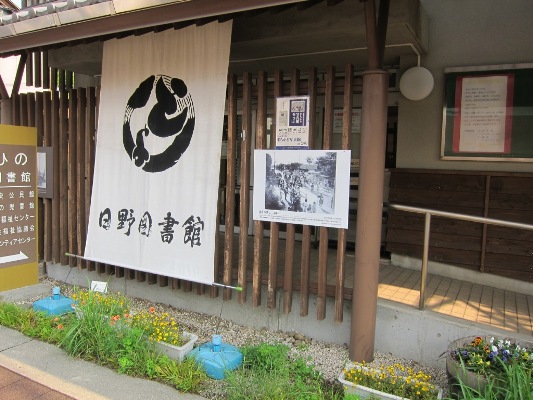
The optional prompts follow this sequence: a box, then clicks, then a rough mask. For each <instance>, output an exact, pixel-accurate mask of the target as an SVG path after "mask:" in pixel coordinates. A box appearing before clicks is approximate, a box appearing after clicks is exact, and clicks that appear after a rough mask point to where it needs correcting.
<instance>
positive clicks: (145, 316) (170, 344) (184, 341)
mask: <svg viewBox="0 0 533 400" xmlns="http://www.w3.org/2000/svg"><path fill="white" fill-rule="evenodd" d="M131 326H133V327H138V328H141V329H143V330H144V332H145V335H146V337H147V338H148V340H150V341H152V342H153V343H154V345H155V347H156V349H157V350H159V351H160V352H162V353H164V354H166V355H168V356H169V357H170V358H172V359H175V360H178V361H183V359H184V358H185V356H186V355H187V354H188V353H190V352H191V350H192V349H193V347H194V343H195V342H196V341H197V340H198V336H196V335H194V334H192V333H189V332H185V331H182V330H181V329H180V328H179V326H178V323H177V322H176V320H175V319H174V318H173V317H172V316H170V315H169V314H168V313H166V312H163V313H160V312H157V311H156V309H155V308H154V307H150V308H149V309H148V311H141V312H140V313H138V314H135V315H133V316H132V318H131Z"/></svg>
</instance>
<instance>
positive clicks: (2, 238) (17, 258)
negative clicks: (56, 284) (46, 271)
mask: <svg viewBox="0 0 533 400" xmlns="http://www.w3.org/2000/svg"><path fill="white" fill-rule="evenodd" d="M37 199H38V196H37V130H36V129H35V128H27V127H18V126H9V125H0V291H3V290H9V289H14V288H18V287H23V286H28V285H32V284H35V283H37V282H38V278H39V274H38V267H37V261H38V260H37V254H38V253H37Z"/></svg>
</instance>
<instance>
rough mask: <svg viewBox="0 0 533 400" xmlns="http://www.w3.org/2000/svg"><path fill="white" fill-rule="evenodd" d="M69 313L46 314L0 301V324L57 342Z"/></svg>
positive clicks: (67, 320) (60, 338) (59, 339)
mask: <svg viewBox="0 0 533 400" xmlns="http://www.w3.org/2000/svg"><path fill="white" fill-rule="evenodd" d="M69 320H70V316H69V315H64V316H48V315H46V314H45V313H42V312H38V311H35V310H33V309H32V308H23V307H20V306H18V305H15V304H11V303H0V325H4V326H7V327H10V328H13V329H16V330H18V331H20V332H22V333H24V334H25V335H27V336H30V337H34V338H38V339H42V340H45V341H47V342H49V343H59V342H60V341H61V340H62V338H63V336H64V327H65V326H66V325H67V324H68V322H69Z"/></svg>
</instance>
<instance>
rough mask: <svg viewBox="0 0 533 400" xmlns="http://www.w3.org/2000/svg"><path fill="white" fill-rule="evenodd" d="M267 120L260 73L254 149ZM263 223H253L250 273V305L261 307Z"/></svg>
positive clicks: (261, 142) (262, 141) (260, 143)
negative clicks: (251, 292) (252, 255)
mask: <svg viewBox="0 0 533 400" xmlns="http://www.w3.org/2000/svg"><path fill="white" fill-rule="evenodd" d="M266 119H267V74H266V72H264V71H261V72H259V73H258V75H257V127H256V137H255V148H256V149H264V148H265V143H266ZM263 234H264V232H263V221H254V266H253V273H252V287H253V294H252V303H253V306H254V307H258V306H260V305H261V267H262V261H263Z"/></svg>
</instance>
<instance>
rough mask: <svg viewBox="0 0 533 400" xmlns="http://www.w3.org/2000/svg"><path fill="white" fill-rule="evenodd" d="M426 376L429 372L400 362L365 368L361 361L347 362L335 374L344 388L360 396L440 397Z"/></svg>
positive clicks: (417, 399) (412, 399)
mask: <svg viewBox="0 0 533 400" xmlns="http://www.w3.org/2000/svg"><path fill="white" fill-rule="evenodd" d="M430 380H431V376H429V375H427V374H425V373H423V372H421V371H418V372H415V371H413V370H412V369H411V368H407V367H405V366H403V365H401V364H394V365H392V366H389V367H383V368H382V369H375V368H368V367H367V366H366V365H365V364H364V363H355V364H349V365H347V367H346V368H344V370H343V371H342V373H341V375H340V377H339V381H340V382H341V383H342V384H343V385H344V387H345V389H346V392H347V393H349V394H355V395H358V396H359V397H360V398H361V399H365V398H367V397H372V398H378V399H393V400H402V399H409V400H430V399H431V400H434V399H441V398H442V389H441V388H439V387H437V386H435V385H433V384H432V383H431V382H430Z"/></svg>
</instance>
